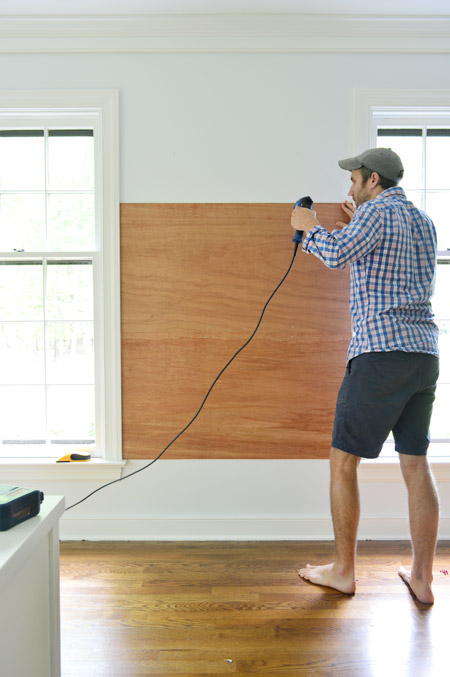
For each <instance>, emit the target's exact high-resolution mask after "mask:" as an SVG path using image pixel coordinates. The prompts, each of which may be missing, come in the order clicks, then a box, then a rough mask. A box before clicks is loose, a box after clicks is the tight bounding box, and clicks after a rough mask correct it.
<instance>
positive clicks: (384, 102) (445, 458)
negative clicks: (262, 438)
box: [352, 88, 450, 482]
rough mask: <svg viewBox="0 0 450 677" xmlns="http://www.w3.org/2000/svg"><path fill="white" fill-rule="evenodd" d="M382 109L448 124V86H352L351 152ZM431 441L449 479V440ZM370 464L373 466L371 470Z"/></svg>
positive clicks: (382, 477)
mask: <svg viewBox="0 0 450 677" xmlns="http://www.w3.org/2000/svg"><path fill="white" fill-rule="evenodd" d="M386 109H388V110H390V111H395V115H393V116H392V117H395V118H396V121H397V122H398V124H402V117H401V116H402V112H403V113H405V112H408V113H409V112H410V111H411V109H415V110H416V111H417V117H419V115H420V113H425V111H426V113H427V115H429V116H430V117H431V116H433V118H435V120H436V122H437V124H440V121H439V117H440V116H442V115H444V116H445V117H446V118H447V122H446V124H447V125H448V124H449V121H448V116H449V115H450V90H431V89H430V90H401V89H375V88H374V89H355V90H354V97H353V139H352V144H353V154H354V155H356V154H357V153H360V152H361V151H362V150H363V149H365V148H370V147H372V146H373V147H374V146H375V138H376V137H375V136H374V135H376V123H375V120H374V117H375V116H374V115H373V113H374V112H378V111H380V110H386ZM408 119H409V124H412V123H411V117H410V116H408ZM403 121H405V120H403ZM439 256H440V257H441V256H445V254H444V252H439ZM446 258H447V257H446ZM435 444H436V445H437V444H438V445H439V450H440V452H441V453H440V455H439V456H433V447H434V443H433V442H432V443H431V444H430V449H429V453H428V457H429V460H430V463H431V465H432V467H433V470H434V473H435V476H436V479H437V480H440V481H450V443H447V442H436V443H435ZM442 452H444V453H442ZM373 466H376V468H377V470H376V472H375V473H374V470H373ZM397 466H398V459H397V458H395V457H390V458H389V457H381V458H380V459H378V460H376V461H370V460H364V461H363V462H362V463H361V466H360V471H359V475H360V479H361V480H362V481H363V482H399V481H401V473H400V471H399V469H398V467H397Z"/></svg>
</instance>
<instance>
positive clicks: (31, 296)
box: [0, 261, 44, 320]
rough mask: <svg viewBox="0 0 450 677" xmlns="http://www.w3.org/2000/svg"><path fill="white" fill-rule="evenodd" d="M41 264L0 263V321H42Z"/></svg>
mask: <svg viewBox="0 0 450 677" xmlns="http://www.w3.org/2000/svg"><path fill="white" fill-rule="evenodd" d="M42 289H43V287H42V264H36V265H35V264H33V263H15V262H14V263H11V262H5V261H3V262H1V263H0V319H1V320H42V319H43V312H44V311H43V290H42Z"/></svg>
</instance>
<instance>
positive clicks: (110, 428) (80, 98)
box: [0, 90, 122, 461]
mask: <svg viewBox="0 0 450 677" xmlns="http://www.w3.org/2000/svg"><path fill="white" fill-rule="evenodd" d="M5 127H10V128H13V129H15V130H18V129H19V130H20V133H21V134H23V135H27V134H29V133H30V132H32V131H33V129H32V128H34V129H36V128H47V129H48V130H49V131H54V130H55V127H56V128H58V129H57V131H58V133H59V134H62V133H63V132H64V131H65V130H67V131H73V128H77V129H81V128H83V127H84V128H90V129H91V132H88V133H92V129H94V135H97V142H96V144H95V176H96V185H95V189H96V191H98V195H99V199H97V200H96V218H95V221H96V224H98V228H96V242H95V251H89V252H87V251H84V252H78V251H76V252H75V251H73V252H66V251H64V252H61V251H59V252H51V251H44V252H32V253H27V252H23V253H22V252H20V253H18V252H3V253H1V254H0V255H1V257H2V259H14V258H16V259H17V258H18V257H20V258H21V259H22V258H24V259H25V258H36V257H41V258H42V257H48V256H53V255H55V256H57V257H58V258H65V259H66V260H67V259H68V258H70V257H71V256H73V257H75V258H78V259H80V257H85V258H86V257H89V258H92V261H93V274H94V289H95V298H94V317H95V320H94V321H95V323H96V327H97V330H96V333H95V343H96V345H95V351H96V363H95V375H96V384H97V388H96V390H97V392H96V396H95V400H96V413H97V418H98V419H99V424H98V425H96V429H97V445H96V447H97V452H96V453H97V454H99V455H102V456H103V457H104V458H105V459H106V460H111V461H120V459H121V457H122V450H121V437H122V434H121V391H120V384H121V377H120V288H119V280H120V274H119V267H120V266H119V261H120V258H119V256H120V251H119V191H118V187H119V181H118V175H119V165H118V93H117V91H115V90H71V91H69V90H67V91H65V90H62V91H50V90H49V91H1V90H0V129H1V130H3V131H7V130H6V129H5ZM81 133H82V132H81V131H80V134H81ZM85 133H86V132H85ZM100 198H101V199H100ZM104 224H107V227H105V226H104ZM98 292H99V293H98ZM105 325H106V326H107V327H108V330H107V331H106V330H105ZM3 452H4V450H3ZM3 452H2V453H3ZM43 455H45V454H43V453H42V451H40V452H39V456H43ZM15 457H16V458H19V456H18V455H17V454H15Z"/></svg>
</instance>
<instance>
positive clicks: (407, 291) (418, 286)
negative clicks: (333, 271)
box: [302, 186, 439, 360]
mask: <svg viewBox="0 0 450 677" xmlns="http://www.w3.org/2000/svg"><path fill="white" fill-rule="evenodd" d="M302 249H303V251H304V252H307V253H311V254H314V255H315V256H317V257H318V258H319V259H320V260H321V261H323V263H324V264H325V265H326V266H328V268H345V267H346V265H347V264H351V266H350V313H351V318H352V338H351V340H350V345H349V349H348V359H349V360H350V359H352V358H353V357H356V356H357V355H360V354H361V353H367V352H380V351H381V352H385V351H392V350H401V351H405V352H414V353H430V354H432V355H439V351H438V327H437V325H436V323H435V322H434V319H433V318H434V316H433V311H432V308H431V302H430V298H431V296H432V294H433V288H434V279H435V271H436V231H435V228H434V225H433V222H432V221H431V219H430V218H429V217H428V216H427V215H426V214H425V213H424V212H423V211H421V210H420V209H417V207H415V206H414V205H413V204H412V202H409V201H408V200H407V199H406V195H405V193H404V191H403V189H402V188H399V187H398V186H396V187H394V188H389V189H387V190H384V191H383V192H382V193H380V194H379V195H377V197H375V198H374V199H373V200H370V201H369V202H364V203H363V204H362V205H361V206H360V207H359V208H358V209H357V210H356V212H355V214H354V216H353V218H352V220H351V221H350V223H349V224H348V225H347V226H345V227H344V228H342V229H341V230H334V231H332V232H331V233H329V232H328V231H327V230H326V229H325V228H323V227H322V226H315V227H314V228H312V229H311V230H310V231H309V232H308V234H307V235H306V237H305V239H304V242H303V246H302Z"/></svg>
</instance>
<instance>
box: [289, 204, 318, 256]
mask: <svg viewBox="0 0 450 677" xmlns="http://www.w3.org/2000/svg"><path fill="white" fill-rule="evenodd" d="M296 207H304V208H305V209H312V208H313V207H314V202H313V201H312V199H311V198H310V197H309V195H305V196H304V197H301V198H299V199H298V200H297V202H296V203H295V204H294V209H295V208H296ZM302 240H303V230H296V231H295V235H294V237H293V238H292V242H297V243H298V244H300V243H301V242H302Z"/></svg>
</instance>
